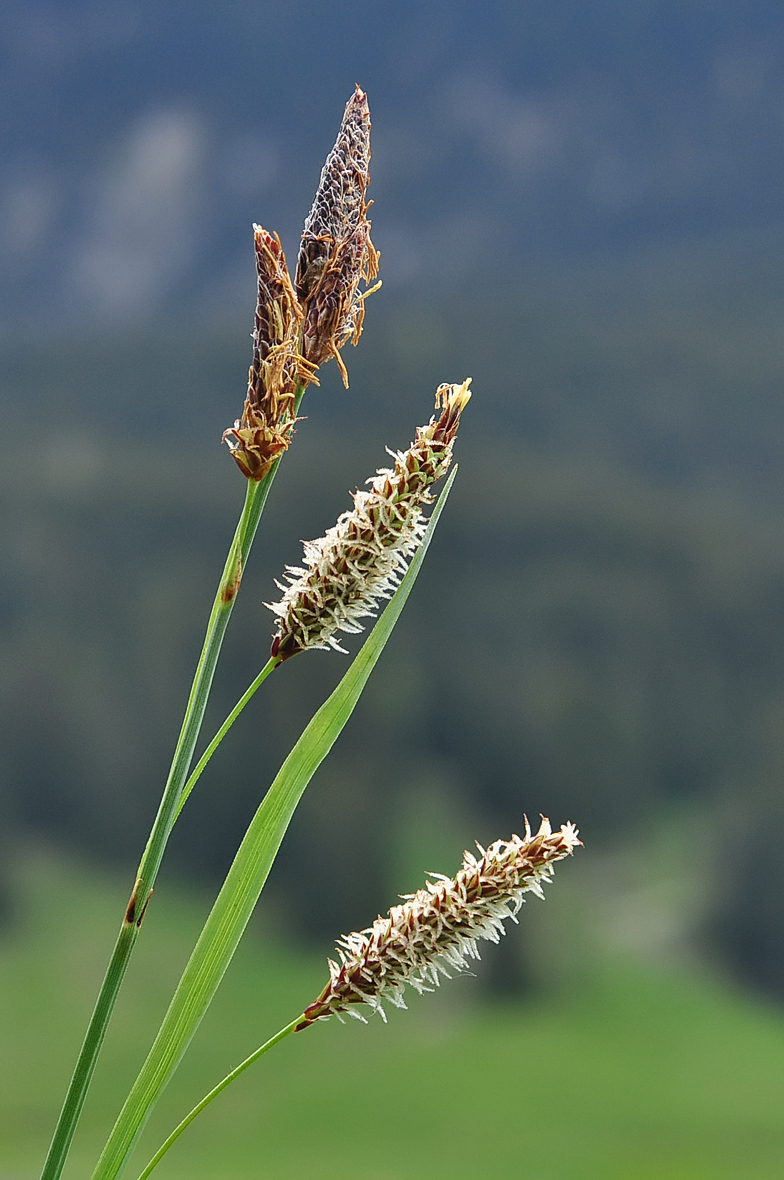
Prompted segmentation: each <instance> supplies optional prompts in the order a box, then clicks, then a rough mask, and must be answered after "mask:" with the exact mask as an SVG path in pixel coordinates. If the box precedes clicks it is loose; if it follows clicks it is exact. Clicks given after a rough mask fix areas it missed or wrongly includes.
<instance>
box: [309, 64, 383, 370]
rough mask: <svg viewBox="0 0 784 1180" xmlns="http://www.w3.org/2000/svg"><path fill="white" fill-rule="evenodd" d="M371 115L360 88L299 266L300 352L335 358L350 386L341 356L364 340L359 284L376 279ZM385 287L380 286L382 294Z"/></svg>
mask: <svg viewBox="0 0 784 1180" xmlns="http://www.w3.org/2000/svg"><path fill="white" fill-rule="evenodd" d="M369 164H370V111H369V109H368V102H367V95H366V94H365V93H364V91H362V90H360V88H359V86H357V88H356V90H355V92H354V94H353V95H352V96H351V98H350V99H349V101H348V103H347V104H346V110H345V112H344V115H343V121H342V123H341V125H340V131H339V133H338V137H337V140H336V141H335V146H334V147H333V148H332V151H331V152H330V153H329V155H328V156H327V159H326V162H325V164H324V167H323V169H322V171H321V178H320V180H319V186H318V189H317V190H316V196H315V199H314V201H313V206H312V208H311V210H310V213H309V214H308V217H307V219H306V221H305V228H304V231H303V234H302V243H301V245H300V250H299V257H298V259H297V276H296V287H297V295H298V296H299V299H300V301H301V303H302V307H303V310H304V313H305V322H304V326H303V338H302V339H303V342H302V352H303V355H304V356H305V358H306V359H307V360H308V361H310V362H311V363H312V364H314V365H320V364H322V363H323V362H324V361H325V360H328V359H329V358H330V357H331V356H334V357H335V359H336V361H337V363H338V366H339V368H340V372H341V375H342V377H343V382H344V384H345V385H346V386H347V385H348V374H347V372H346V366H345V365H344V363H343V359H342V357H341V355H340V349H341V348H342V347H343V346H344V345H345V344H346V343H347V341H348V340H349V339H351V340H352V341H353V343H354V344H356V343H357V341H358V340H359V337H360V334H361V332H362V321H363V318H364V300H365V298H366V296H367V295H369V294H370V293H371V290H376V287H373V288H372V289H371V290H365V291H363V292H362V293H360V290H359V286H360V283H361V282H363V281H364V283H365V284H367V283H370V282H372V281H373V279H375V278H376V276H377V274H378V259H379V255H378V252H377V251H376V249H375V247H374V246H373V243H372V242H371V240H370V222H369V221H368V219H367V208H368V206H367V203H366V201H365V192H366V190H367V186H368V184H369V182H370V172H369V170H368V169H369ZM378 285H380V284H377V286H378Z"/></svg>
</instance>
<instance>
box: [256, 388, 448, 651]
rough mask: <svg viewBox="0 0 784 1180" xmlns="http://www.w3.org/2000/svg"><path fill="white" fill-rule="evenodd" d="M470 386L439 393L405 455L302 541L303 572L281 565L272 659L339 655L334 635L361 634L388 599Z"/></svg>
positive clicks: (419, 532) (420, 531)
mask: <svg viewBox="0 0 784 1180" xmlns="http://www.w3.org/2000/svg"><path fill="white" fill-rule="evenodd" d="M470 380H471V379H470V377H469V378H468V380H466V381H464V382H463V384H462V385H441V386H439V389H438V391H437V393H436V408H437V409H438V408H439V407H441V413H440V415H439V416H438V418H435V417H433V418H431V419H430V422H429V423H428V424H427V426H420V427H419V429H418V430H417V432H416V441H415V442H414V443H412V444H411V446H410V447H409V448H408V450H407V451H398V452H394V451H390V454H391V455H392V457H393V459H394V460H395V466H394V468H393V469H389V468H381V470H379V471H378V472H377V473H376V476H375V478H374V479H370V480H368V483H369V484H370V490H369V491H357V492H354V507H353V509H352V510H351V511H350V512H344V513H343V515H342V516H341V517H340V518H339V519H338V522H337V524H336V525H335V526H334V527H333V528H331V529H329V530H328V532H327V534H326V536H324V537H320V538H319V539H318V540H316V541H306V542H305V565H304V568H301V567H299V566H287V576H288V580H289V585H288V586H285V585H282V584H281V583H280V582H278V583H277V585H278V586H279V588H280V589H281V590H283V592H284V593H283V598H282V599H281V601H280V602H276V603H267V604H266V605H267V606H268V607H269V609H270V610H271V611H273V612H274V613H275V614H276V615H278V617H279V620H280V621H279V624H278V633H277V635H276V637H275V640H274V642H273V644H272V653H271V654H272V656H273V657H275V658H277V659H278V660H281V661H282V660H287V659H289V657H290V656H293V655H296V654H297V652H299V651H305V649H306V648H309V647H320V648H324V647H332V648H335V649H336V650H337V651H343V650H344V649H343V648H342V647H340V645H339V643H338V642H337V639H336V638H335V636H336V633H337V632H338V631H345V632H349V633H357V632H359V631H361V630H362V625H361V623H360V622H359V620H360V619H362V618H366V617H368V616H371V615H373V614H375V606H376V602H377V600H378V599H379V598H388V597H389V596H390V595H391V594H392V593H393V592H394V590H395V588H396V587H397V585H398V582H399V579H400V577H401V575H402V574H403V573H405V571H406V568H407V565H408V560H409V558H410V557H411V555H412V554H413V553H414V552H415V551H416V549H417V548H418V547H419V545H420V544H421V542H422V538H423V536H424V533H425V527H426V521H425V520H424V518H423V515H422V510H423V508H424V507H425V506H426V505H428V504H430V503H432V499H433V498H432V496H431V495H430V488H431V487H432V486H433V484H434V483H436V482H437V481H438V480H439V479H441V477H442V476H443V475H445V474H446V472H447V470H448V468H449V465H450V463H451V461H452V446H453V443H454V439H455V434H456V433H457V427H458V423H459V421H460V414H461V413H462V411H463V409H464V408H465V406H466V404H467V403H468V400H469V398H470V397H471V393H470V390H469V388H468V386H469V384H470Z"/></svg>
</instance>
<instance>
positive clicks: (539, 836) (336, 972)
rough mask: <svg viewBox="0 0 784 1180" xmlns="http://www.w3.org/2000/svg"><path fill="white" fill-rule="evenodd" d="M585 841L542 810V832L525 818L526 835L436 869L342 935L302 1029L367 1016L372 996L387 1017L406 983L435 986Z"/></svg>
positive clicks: (493, 937)
mask: <svg viewBox="0 0 784 1180" xmlns="http://www.w3.org/2000/svg"><path fill="white" fill-rule="evenodd" d="M579 844H580V841H579V840H578V838H577V829H576V828H575V827H574V825H573V824H570V823H569V824H564V826H563V827H562V828H561V829H560V831H558V832H553V830H552V828H551V827H550V821H549V820H547V819H544V818H542V823H541V826H540V828H539V831H538V832H537V833H536V835H535V836H534V835H532V834H531V829H530V827H529V826H528V821H527V820H526V822H525V836H524V837H523V838H522V839H521V838H520V837H519V836H510V838H509V839H508V840H497V841H496V842H495V843H494V844H491V845H490V847H489V848H488V849H484V848H482V847H481V845H477V847H478V848H479V853H480V856H479V859H478V860H477V858H476V857H475V856H473V855H472V854H471V853H470V852H465V853H464V854H463V865H462V868H461V869H460V871H459V873H458V874H457V876H456V877H455V878H454V879H452V878H450V877H444V876H441V875H440V874H438V873H431V874H430V876H431V877H432V878H433V880H431V881H428V882H427V884H426V885H425V888H424V889H420V890H418V892H416V893H413V894H409V895H407V896H406V897H404V898H403V905H396V906H393V907H392V909H391V910H390V911H389V913H388V914H387V916H386V917H385V918H381V917H379V918H376V920H375V922H374V923H373V925H372V926H369V927H368V929H367V930H362V931H360V932H359V933H354V934H348V935H346V936H345V937H344V938H341V939H340V941H339V942H338V948H337V949H338V956H339V958H340V962H339V963H336V962H335V961H334V960H332V959H330V960H329V975H330V979H329V983H328V984H327V986H326V987H325V988H324V990H323V992H322V993H321V995H320V996H319V997H318V999H317V1000H316V1001H315V1002H314V1003H313V1004H311V1005H310V1007H309V1008H306V1009H305V1012H304V1014H303V1018H302V1020H301V1022H300V1023H299V1025H298V1026H297V1031H299V1030H300V1029H303V1028H307V1027H308V1025H310V1024H313V1023H314V1021H316V1020H324V1019H327V1018H328V1017H330V1016H332V1015H333V1014H335V1015H339V1014H340V1013H341V1012H348V1013H349V1015H350V1016H354V1017H356V1018H357V1019H359V1020H363V1019H364V1017H362V1016H361V1015H360V1014H359V1013H358V1012H357V1011H356V1008H355V1006H356V1005H358V1004H367V1005H368V1006H369V1007H370V1008H371V1009H373V1010H374V1011H376V1012H378V1013H379V1014H380V1015H381V1016H382V1017H383V1018H384V1019H386V1017H385V1015H384V1009H383V1007H382V1002H383V1001H385V1000H388V1001H389V1002H390V1003H391V1004H393V1005H394V1006H395V1007H397V1008H405V1007H406V1004H405V1001H404V999H403V996H404V990H405V985H406V984H409V985H410V986H411V987H413V988H415V989H416V991H418V992H420V993H422V992H426V991H432V990H433V987H437V986H438V984H439V982H440V976H442V975H443V976H445V977H446V978H447V979H448V978H450V974H449V972H450V970H453V971H456V972H458V973H459V972H461V971H464V970H466V963H467V960H468V959H478V958H479V951H478V949H477V945H476V944H477V941H478V940H479V939H489V940H490V942H498V941H499V939H500V937H501V935H502V934H504V933H505V931H504V921H505V920H506V919H507V918H511V919H512V920H513V921H516V915H517V912H518V910H519V909H520V907H521V905H522V904H523V901H524V900H525V899H524V897H523V894H524V893H527V892H530V893H535V894H536V895H537V896H538V897H543V896H544V893H543V891H542V886H543V885H544V884H545V882H547V881H549V880H550V879H551V877H552V875H553V867H552V866H553V864H554V862H555V861H557V860H561V859H562V858H563V857H565V856H569V855H570V854H571V853H572V851H573V850H574V849H575V848H576V847H577V846H578V845H579Z"/></svg>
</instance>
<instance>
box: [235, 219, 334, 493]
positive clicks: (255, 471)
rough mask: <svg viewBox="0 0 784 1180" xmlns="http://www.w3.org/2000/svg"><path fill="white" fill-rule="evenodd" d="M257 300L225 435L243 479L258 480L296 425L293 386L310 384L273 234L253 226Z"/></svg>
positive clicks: (296, 312)
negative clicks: (244, 383)
mask: <svg viewBox="0 0 784 1180" xmlns="http://www.w3.org/2000/svg"><path fill="white" fill-rule="evenodd" d="M253 232H254V246H255V252H256V272H257V276H258V298H257V302H256V320H255V324H254V328H253V361H252V363H251V366H250V371H249V373H248V393H247V396H246V398H245V406H244V408H243V412H242V418H241V419H239V420H238V421H237V422H235V423H234V426H233V427H232V428H231V429H230V430H227V431H225V433H224V435H223V439H224V442H227V443H228V445H229V447H230V449H231V453H232V456H233V458H234V460H235V461H236V463H237V464H238V466H239V468H240V470H241V471H242V473H243V474H244V475H245V476H247V478H248V479H253V480H259V479H263V478H264V476H265V475H266V474H267V473H268V471H269V470H270V468H271V467H272V465H273V463H275V461H276V460H277V459H279V458H280V456H281V455H282V454H283V452H284V451H285V450H286V448H287V447H288V445H289V443H290V442H291V436H292V434H293V431H294V423H295V421H296V418H295V411H294V402H295V399H296V389H297V385H304V384H307V383H308V382H310V381H314V380H315V378H314V376H313V372H314V366H313V365H310V364H308V362H307V361H306V360H305V359H304V357H302V356H301V355H300V352H299V349H298V346H297V334H298V331H299V326H300V324H301V322H302V309H301V308H300V305H299V301H298V300H297V296H296V294H295V292H294V288H293V286H292V283H291V278H290V277H289V272H288V269H287V267H286V259H285V256H284V254H283V248H282V246H281V244H280V239H279V238H278V236H277V234H270V233H268V232H267V231H266V230H265V229H262V227H261V226H260V225H254V227H253Z"/></svg>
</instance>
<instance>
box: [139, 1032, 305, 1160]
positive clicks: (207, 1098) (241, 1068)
mask: <svg viewBox="0 0 784 1180" xmlns="http://www.w3.org/2000/svg"><path fill="white" fill-rule="evenodd" d="M302 1019H303V1017H302V1016H298V1017H297V1019H296V1020H292V1022H291V1024H287V1025H286V1027H285V1028H282V1029H281V1030H280V1032H276V1033H275V1036H274V1037H270V1039H269V1040H268V1041H265V1042H264V1044H263V1045H260V1046H259V1048H258V1049H256V1050H255V1052H253V1053H251V1055H250V1057H246V1058H245V1060H244V1061H241V1062H240V1064H239V1065H238V1066H237V1067H236V1069H233V1070H232V1071H231V1073H227V1074H226V1077H225V1078H224V1079H223V1081H222V1082H218V1084H217V1086H214V1087H213V1088H212V1090H210V1092H209V1094H205V1095H204V1097H203V1098H202V1100H201V1102H199V1103H197V1104H196V1106H194V1108H193V1110H192V1111H191V1112H190V1114H186V1116H185V1118H184V1119H183V1120H182V1122H181V1123H178V1125H177V1126H176V1127H175V1128H174V1130H173V1131H172V1133H171V1135H170V1136H169V1138H168V1139H166V1140H165V1142H163V1143H162V1144H161V1146H160V1147H159V1148H158V1150H157V1151H156V1153H155V1155H154V1156H153V1157H152V1159H151V1160H150V1162H149V1163H148V1165H147V1167H146V1168H145V1169H144V1171H143V1172H142V1173H141V1175H140V1176H139V1180H147V1177H148V1176H149V1174H150V1172H151V1171H152V1170H153V1168H155V1167H156V1166H157V1165H158V1164H159V1163H160V1162H161V1160H162V1159H163V1157H164V1156H165V1155H166V1152H167V1151H168V1150H169V1148H170V1147H171V1146H172V1144H173V1143H174V1142H175V1140H177V1139H179V1137H180V1135H181V1134H182V1133H183V1131H184V1130H185V1128H186V1127H188V1126H190V1124H191V1123H192V1122H193V1120H194V1119H195V1118H196V1115H197V1114H201V1112H202V1111H203V1110H204V1108H205V1107H206V1106H209V1104H210V1103H211V1102H212V1100H213V1098H217V1097H218V1095H219V1094H220V1093H221V1091H222V1090H225V1089H226V1087H227V1086H228V1085H229V1083H230V1082H233V1081H234V1080H235V1078H238V1077H239V1076H240V1074H241V1073H244V1072H245V1070H246V1069H247V1068H248V1066H249V1065H253V1063H254V1061H258V1059H259V1058H260V1057H263V1055H264V1054H265V1053H266V1052H267V1051H268V1050H269V1049H271V1048H272V1046H273V1045H277V1043H278V1041H282V1040H283V1038H284V1037H287V1036H288V1035H289V1033H293V1032H294V1030H295V1029H296V1027H297V1025H298V1024H299V1023H300V1021H301V1020H302Z"/></svg>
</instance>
